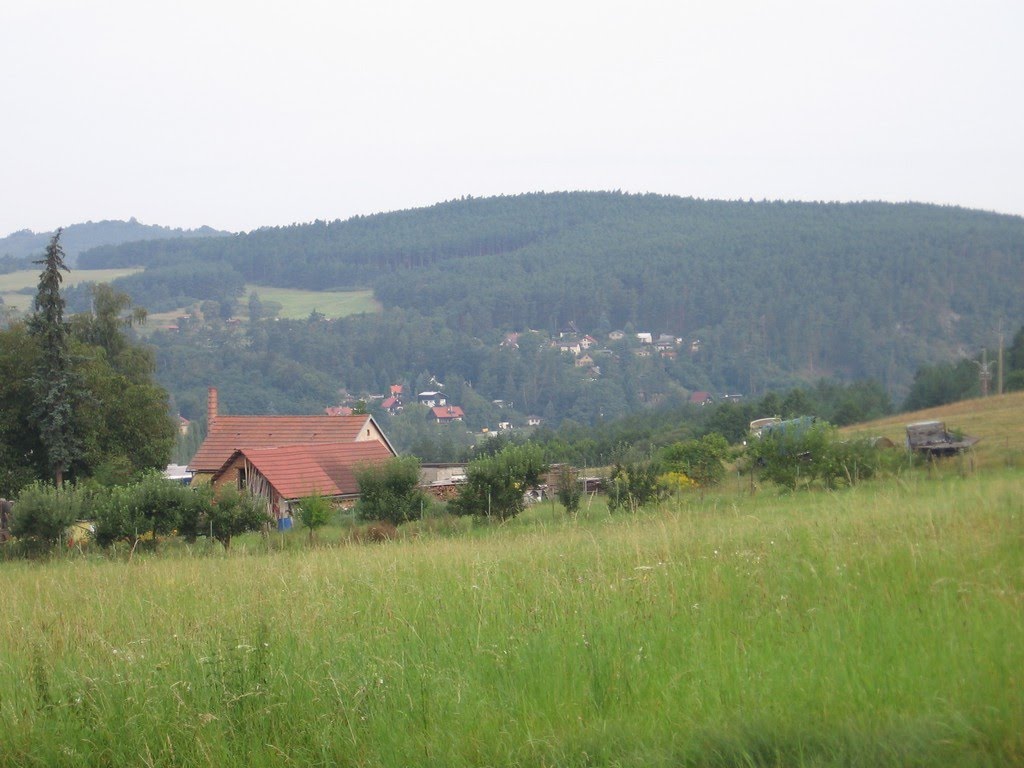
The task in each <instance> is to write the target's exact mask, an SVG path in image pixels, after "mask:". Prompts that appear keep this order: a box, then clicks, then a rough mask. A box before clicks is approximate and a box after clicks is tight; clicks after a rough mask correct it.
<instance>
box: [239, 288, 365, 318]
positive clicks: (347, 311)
mask: <svg viewBox="0 0 1024 768" xmlns="http://www.w3.org/2000/svg"><path fill="white" fill-rule="evenodd" d="M254 291H255V292H256V294H257V295H258V296H259V297H260V299H261V300H262V301H276V302H278V303H279V304H281V306H282V309H281V312H280V313H279V315H278V316H279V317H282V318H285V319H288V320H301V319H304V318H307V317H309V315H310V313H311V312H312V311H313V310H316V311H317V312H320V313H321V314H323V315H326V316H327V317H330V318H338V317H346V316H347V315H357V314H360V313H362V312H379V311H380V304H379V303H378V302H377V301H376V300H375V299H374V298H373V291H371V290H365V291H304V290H300V289H298V288H274V287H272V286H266V285H252V284H246V286H245V296H244V297H243V299H242V300H241V302H240V309H239V311H240V312H241V313H242V315H245V311H246V302H247V301H248V297H249V295H250V294H252V293H253V292H254Z"/></svg>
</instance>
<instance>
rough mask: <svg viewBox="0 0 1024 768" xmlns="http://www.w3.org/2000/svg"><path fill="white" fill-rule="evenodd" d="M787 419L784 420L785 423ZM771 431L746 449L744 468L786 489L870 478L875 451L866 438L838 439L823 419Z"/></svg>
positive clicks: (876, 459) (874, 468)
mask: <svg viewBox="0 0 1024 768" xmlns="http://www.w3.org/2000/svg"><path fill="white" fill-rule="evenodd" d="M786 423H787V422H784V424H786ZM795 427H796V428H793V429H783V430H777V431H776V430H773V431H770V432H767V433H765V434H764V435H763V436H762V437H761V438H760V439H759V440H754V441H752V442H751V444H750V445H749V446H748V448H747V461H746V463H747V468H748V469H749V471H751V472H759V473H760V474H761V476H762V477H764V478H765V479H767V480H770V481H771V482H773V483H775V484H777V485H781V486H783V487H784V488H788V489H790V490H794V489H796V488H797V487H798V486H799V485H801V484H804V485H810V484H812V483H814V482H815V481H817V480H820V481H821V482H822V483H824V485H825V486H826V487H827V488H835V487H836V486H838V485H842V484H851V485H852V484H853V483H855V482H857V481H858V480H862V479H865V478H868V477H872V476H873V475H874V474H875V472H877V470H878V467H879V460H880V459H879V452H878V449H877V448H875V447H873V446H872V445H871V443H870V442H869V441H867V440H850V441H839V440H838V439H837V436H836V430H835V428H834V427H833V426H832V425H830V424H828V423H827V422H823V421H818V422H815V423H813V424H809V425H808V424H803V425H801V424H796V425H795Z"/></svg>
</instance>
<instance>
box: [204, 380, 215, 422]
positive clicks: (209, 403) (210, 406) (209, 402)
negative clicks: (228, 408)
mask: <svg viewBox="0 0 1024 768" xmlns="http://www.w3.org/2000/svg"><path fill="white" fill-rule="evenodd" d="M216 418H217V388H216V387H210V389H209V391H208V392H207V393H206V423H207V424H208V425H209V424H213V422H214V421H215V420H216Z"/></svg>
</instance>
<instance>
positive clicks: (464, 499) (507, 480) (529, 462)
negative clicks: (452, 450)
mask: <svg viewBox="0 0 1024 768" xmlns="http://www.w3.org/2000/svg"><path fill="white" fill-rule="evenodd" d="M546 471H547V464H545V462H544V454H543V451H542V450H541V448H540V446H537V445H532V444H526V445H510V446H508V447H506V448H503V449H502V450H501V451H499V452H498V453H496V454H494V455H493V456H484V457H482V458H479V459H476V460H474V461H471V462H470V463H469V466H468V467H467V468H466V483H465V485H463V486H462V488H461V490H460V491H459V495H458V497H457V498H455V499H453V500H452V501H451V502H449V509H451V510H452V511H453V512H454V513H455V514H457V515H476V516H479V517H483V516H487V517H490V516H493V517H496V518H498V519H499V520H506V519H508V518H510V517H515V516H516V515H518V514H519V513H520V512H522V511H523V507H524V506H525V503H526V502H525V495H526V492H527V491H528V490H529V489H530V488H534V487H536V486H537V485H538V484H539V483H540V478H541V475H543V474H544V472H546Z"/></svg>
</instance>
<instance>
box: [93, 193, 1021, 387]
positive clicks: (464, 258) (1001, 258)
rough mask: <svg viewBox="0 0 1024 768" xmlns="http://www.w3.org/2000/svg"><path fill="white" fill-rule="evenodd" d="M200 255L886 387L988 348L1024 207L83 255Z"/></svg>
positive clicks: (543, 215) (285, 280) (550, 222)
mask: <svg viewBox="0 0 1024 768" xmlns="http://www.w3.org/2000/svg"><path fill="white" fill-rule="evenodd" d="M196 260H201V261H203V262H205V263H215V262H225V261H226V262H227V263H229V264H230V265H231V266H232V268H233V269H235V270H236V271H237V272H238V273H240V274H241V276H242V277H243V278H244V279H245V280H247V281H249V282H256V283H265V284H275V285H287V286H293V287H303V288H320V289H323V288H328V287H330V288H337V287H355V286H371V287H372V288H373V289H374V291H375V293H376V296H377V298H378V299H379V300H380V301H381V302H383V304H384V305H385V307H387V308H389V309H394V308H397V307H401V308H404V309H407V310H415V311H417V312H418V313H420V314H422V315H423V316H427V317H432V318H437V319H438V320H440V321H441V322H442V324H443V325H444V327H446V328H448V329H450V330H451V331H453V332H455V333H458V334H462V335H464V336H465V337H467V338H482V339H488V338H489V337H491V336H493V335H494V334H497V333H498V332H500V331H509V330H525V329H529V328H533V329H540V330H544V331H547V332H553V331H554V330H556V329H557V328H559V327H561V326H562V325H564V324H565V323H567V322H568V321H570V320H571V321H575V322H576V324H577V325H578V326H579V327H580V328H581V329H585V330H588V331H590V332H593V333H595V334H601V333H606V332H607V331H608V330H611V329H613V328H624V329H626V330H635V331H641V330H643V331H652V332H654V333H661V332H664V333H670V334H673V335H676V336H681V337H687V338H693V339H696V338H699V339H701V341H702V342H703V344H702V346H701V353H700V355H698V356H697V357H695V358H694V359H693V360H692V362H693V363H694V364H695V365H696V366H698V367H699V368H700V370H701V371H702V372H703V374H704V375H705V376H706V377H707V379H708V380H709V381H711V382H713V384H714V385H715V386H716V387H718V388H720V389H723V390H724V389H735V390H739V391H745V392H756V391H763V390H764V389H765V388H766V387H768V386H772V385H775V384H777V383H778V382H779V381H782V380H786V379H788V378H790V377H792V376H804V377H808V378H812V379H814V378H817V377H818V376H821V375H831V376H838V377H841V378H847V379H855V378H868V377H871V378H875V379H877V380H879V381H880V382H882V383H883V384H884V385H885V386H886V387H887V388H888V389H889V390H890V391H893V392H897V393H899V392H901V391H904V390H905V389H906V387H907V386H908V385H909V381H910V377H911V376H912V374H913V371H914V370H915V369H916V368H917V367H918V366H919V365H920V364H922V363H925V362H932V361H935V360H938V359H943V358H946V357H949V356H950V355H953V354H955V353H957V352H958V351H960V350H966V351H973V350H975V349H977V348H980V346H982V345H984V344H986V343H988V344H991V339H990V338H989V337H990V336H991V329H992V328H993V327H994V326H995V325H996V324H997V323H998V321H999V319H1006V320H1008V321H1009V322H1011V323H1013V322H1016V318H1019V317H1022V316H1024V298H1022V296H1024V292H1022V291H1021V290H1020V287H1021V286H1022V285H1024V220H1022V219H1021V218H1019V217H1013V216H1001V215H997V214H991V213H984V212H978V211H969V210H965V209H959V208H949V207H939V206H931V205H919V204H900V205H893V204H886V203H858V204H832V203H782V202H760V203H755V202H724V201H704V200H694V199H683V198H676V197H664V196H658V195H624V194H618V193H581V192H575V193H557V194H531V195H521V196H515V197H496V198H487V199H465V200H458V201H451V202H447V203H441V204H438V205H435V206H431V207H429V208H423V209H418V210H413V211H402V212H397V213H387V214H379V215H375V216H366V217H357V218H354V219H350V220H348V221H334V222H329V223H328V222H314V223H312V224H305V225H293V226H290V227H277V228H267V229H261V230H257V231H254V232H252V233H249V234H246V235H237V236H235V237H231V238H218V239H200V240H190V241H155V242H150V243H138V244H132V245H124V246H118V247H110V248H103V249H96V250H93V251H91V252H89V253H88V254H84V255H83V257H82V263H83V264H87V265H89V266H94V267H100V266H104V267H109V266H123V265H138V264H144V265H147V266H150V267H156V266H159V267H160V268H161V269H163V270H173V269H174V268H175V267H174V266H173V265H175V264H184V263H185V262H190V263H194V262H195V261H196ZM165 279H166V276H165V277H163V278H161V281H163V280H165ZM136 281H137V282H140V283H141V282H145V280H144V279H139V278H136ZM235 282H236V283H237V282H238V281H235ZM139 290H140V291H141V290H142V287H141V286H140V288H139ZM133 296H136V297H137V294H135V293H134V292H133ZM137 300H140V299H138V297H137ZM391 341H392V343H397V340H395V339H391ZM359 364H360V365H362V364H371V361H370V360H365V361H360V363H359Z"/></svg>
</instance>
